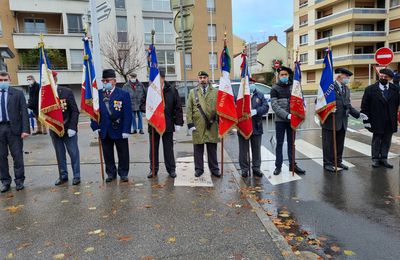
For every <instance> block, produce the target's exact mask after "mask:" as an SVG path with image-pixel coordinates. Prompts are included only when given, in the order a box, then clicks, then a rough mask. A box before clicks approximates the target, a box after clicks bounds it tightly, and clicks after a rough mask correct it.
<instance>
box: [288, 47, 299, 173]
mask: <svg viewBox="0 0 400 260" xmlns="http://www.w3.org/2000/svg"><path fill="white" fill-rule="evenodd" d="M298 58H299V48H297V50H296V62H298V60H299V59H298ZM292 116H293V115H292ZM290 120H291V118H290ZM295 158H296V129H295V128H292V176H293V177H294V168H295V165H296V163H295Z"/></svg>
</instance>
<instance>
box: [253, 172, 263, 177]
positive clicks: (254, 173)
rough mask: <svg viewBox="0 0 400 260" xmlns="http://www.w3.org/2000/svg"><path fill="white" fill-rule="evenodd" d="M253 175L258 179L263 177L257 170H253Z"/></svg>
mask: <svg viewBox="0 0 400 260" xmlns="http://www.w3.org/2000/svg"><path fill="white" fill-rule="evenodd" d="M253 175H254V176H256V177H258V178H262V177H263V176H264V174H263V173H262V172H261V171H259V170H253Z"/></svg>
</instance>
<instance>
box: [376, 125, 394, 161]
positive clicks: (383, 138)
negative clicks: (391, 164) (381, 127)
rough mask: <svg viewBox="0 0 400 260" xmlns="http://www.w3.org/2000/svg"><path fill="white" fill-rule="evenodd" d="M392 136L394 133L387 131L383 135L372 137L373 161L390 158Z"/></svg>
mask: <svg viewBox="0 0 400 260" xmlns="http://www.w3.org/2000/svg"><path fill="white" fill-rule="evenodd" d="M392 136H393V133H392V132H391V131H387V130H386V131H385V133H383V134H373V135H372V145H371V150H372V152H371V154H372V160H381V159H387V158H388V154H389V150H390V145H391V144H392Z"/></svg>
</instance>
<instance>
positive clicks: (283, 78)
mask: <svg viewBox="0 0 400 260" xmlns="http://www.w3.org/2000/svg"><path fill="white" fill-rule="evenodd" d="M279 80H280V81H281V82H282V83H283V84H287V83H288V82H289V78H288V77H282V78H280V79H279Z"/></svg>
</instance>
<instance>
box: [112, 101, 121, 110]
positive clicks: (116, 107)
mask: <svg viewBox="0 0 400 260" xmlns="http://www.w3.org/2000/svg"><path fill="white" fill-rule="evenodd" d="M114 109H115V110H116V111H121V109H122V101H118V100H114Z"/></svg>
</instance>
